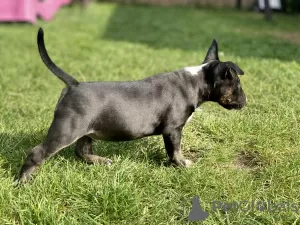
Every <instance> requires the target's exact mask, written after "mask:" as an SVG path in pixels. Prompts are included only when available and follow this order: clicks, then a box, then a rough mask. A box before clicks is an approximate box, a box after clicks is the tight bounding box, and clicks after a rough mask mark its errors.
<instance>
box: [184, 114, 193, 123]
mask: <svg viewBox="0 0 300 225" xmlns="http://www.w3.org/2000/svg"><path fill="white" fill-rule="evenodd" d="M192 118H193V114H192V115H190V117H189V118H188V119H187V120H186V122H185V124H187V123H189V122H190V121H191V120H192Z"/></svg>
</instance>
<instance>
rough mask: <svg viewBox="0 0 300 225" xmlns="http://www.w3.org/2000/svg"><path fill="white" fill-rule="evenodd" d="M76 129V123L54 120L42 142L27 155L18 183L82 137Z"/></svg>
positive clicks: (80, 132)
mask: <svg viewBox="0 0 300 225" xmlns="http://www.w3.org/2000/svg"><path fill="white" fill-rule="evenodd" d="M75 127H76V128H75ZM78 127H79V126H78V124H77V126H76V121H74V120H72V119H63V118H60V119H54V121H53V122H52V124H51V126H50V128H49V131H48V134H47V137H46V139H45V140H44V142H43V143H41V144H40V145H38V146H36V147H34V148H33V149H32V150H31V151H30V152H29V154H28V155H27V157H26V159H25V161H24V164H23V166H22V168H21V171H20V175H19V183H25V182H26V181H28V180H29V179H30V178H31V175H32V173H33V172H34V171H35V170H36V169H37V168H38V167H39V166H41V165H42V164H43V163H44V162H45V160H46V159H48V158H50V157H51V156H53V155H55V154H56V153H58V152H59V151H60V150H62V149H63V148H65V147H67V146H69V145H71V144H73V143H74V142H75V141H76V140H77V139H78V138H80V137H82V136H83V135H84V134H83V132H82V131H81V130H80V129H78ZM80 134H81V135H80Z"/></svg>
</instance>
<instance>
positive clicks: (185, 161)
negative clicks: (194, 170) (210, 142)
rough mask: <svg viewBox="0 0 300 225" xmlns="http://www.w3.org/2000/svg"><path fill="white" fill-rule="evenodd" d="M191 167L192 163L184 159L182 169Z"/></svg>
mask: <svg viewBox="0 0 300 225" xmlns="http://www.w3.org/2000/svg"><path fill="white" fill-rule="evenodd" d="M192 165H193V162H192V161H191V160H189V159H184V167H187V168H188V167H191V166H192Z"/></svg>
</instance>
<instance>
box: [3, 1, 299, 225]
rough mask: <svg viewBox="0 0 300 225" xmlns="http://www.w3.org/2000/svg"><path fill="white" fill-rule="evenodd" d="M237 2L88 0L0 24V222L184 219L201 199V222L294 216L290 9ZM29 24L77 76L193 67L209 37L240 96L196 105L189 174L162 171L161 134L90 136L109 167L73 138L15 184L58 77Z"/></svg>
mask: <svg viewBox="0 0 300 225" xmlns="http://www.w3.org/2000/svg"><path fill="white" fill-rule="evenodd" d="M274 20H275V22H273V23H270V24H268V23H267V22H265V21H264V20H263V16H262V15H261V14H255V13H248V12H237V11H233V10H222V11H221V10H215V11H214V10H212V9H200V8H198V9H193V8H179V7H170V8H160V7H145V6H124V5H123V6H121V5H114V4H92V5H91V6H90V7H89V8H88V9H87V11H85V12H83V13H82V12H81V11H80V9H79V8H76V7H75V8H64V9H63V10H62V11H60V12H59V13H58V14H57V16H56V17H55V19H54V20H53V21H52V22H51V23H45V22H40V23H39V24H38V25H37V26H33V25H28V24H0V49H1V62H0V78H1V80H0V90H1V92H0V99H1V103H0V115H1V116H0V224H1V225H2V224H24V225H29V224H43V225H45V224H49V225H50V224H51V225H52V224H79V225H83V224H89V225H90V224H116V225H119V224H139V225H140V224H164V225H165V224H170V225H171V224H172V225H173V224H184V223H187V217H188V214H189V212H190V209H191V200H192V198H193V197H194V196H196V195H197V196H199V198H200V200H201V205H202V207H203V208H204V209H205V210H206V211H208V212H209V213H210V216H209V217H208V218H207V219H206V220H205V222H203V224H249V225H250V224H251V225H252V224H300V202H299V200H300V192H299V190H300V189H299V188H300V172H299V171H300V143H299V142H300V133H299V123H300V104H299V96H300V41H299V40H300V33H299V30H300V23H299V21H300V16H299V15H298V16H293V17H292V16H284V15H275V16H274ZM39 26H43V28H44V31H45V42H46V46H47V48H48V52H49V54H50V56H51V57H52V58H53V60H54V61H55V62H56V63H57V64H58V65H59V66H61V67H62V68H63V69H64V70H66V71H68V72H69V73H71V74H73V75H74V77H76V79H78V80H79V81H93V80H94V81H95V80H98V81H125V80H137V79H141V78H144V77H147V76H150V75H153V74H156V73H160V72H164V71H173V70H176V69H179V68H182V67H184V66H189V65H190V66H192V65H198V64H200V63H201V62H202V61H203V59H204V56H205V54H206V51H207V49H208V47H209V45H210V44H211V41H212V39H213V38H216V39H217V40H218V42H219V50H220V58H221V60H224V61H228V60H230V61H233V62H235V63H237V64H238V65H239V66H240V67H241V68H242V70H244V72H245V76H241V77H240V78H241V82H242V85H243V88H244V91H245V93H246V95H247V97H248V104H247V106H246V107H245V108H244V109H243V110H242V111H228V110H226V109H224V108H222V107H221V106H219V105H217V104H215V103H205V104H203V105H202V106H201V107H200V108H201V110H199V111H197V112H196V113H195V115H194V118H193V120H192V121H191V122H190V123H189V124H188V125H187V126H186V127H185V128H184V136H183V143H182V148H183V152H184V154H185V156H186V157H187V158H189V159H192V160H193V161H194V166H193V167H192V168H189V169H176V168H170V167H166V166H164V162H165V160H166V158H165V150H164V146H163V141H162V137H160V136H156V137H149V138H144V139H140V140H137V141H132V142H122V143H112V142H101V141H98V142H95V143H94V149H95V151H96V152H97V153H98V154H100V155H102V156H105V157H109V158H111V159H113V161H114V164H113V165H112V166H111V167H104V166H100V165H95V166H91V165H87V164H85V163H83V162H82V161H80V160H79V159H77V157H76V156H75V154H74V146H70V147H68V148H66V149H65V150H63V151H61V152H60V153H59V154H58V155H56V156H55V157H53V158H51V159H50V160H48V161H47V162H46V163H45V164H44V166H43V167H41V169H40V170H39V171H38V172H37V173H36V175H37V176H35V178H34V180H32V181H31V182H29V183H28V184H26V185H25V186H23V187H14V186H13V180H14V176H15V175H17V174H18V172H19V169H20V166H21V163H22V162H23V159H24V157H25V156H26V153H27V152H28V151H29V150H30V149H31V148H32V147H34V146H35V145H37V144H39V143H40V142H41V141H42V140H43V138H44V137H45V134H46V132H47V129H48V127H49V125H50V123H51V121H52V117H53V111H54V108H55V104H56V102H57V100H58V98H59V96H60V93H61V89H62V88H63V87H64V84H63V83H62V82H61V81H60V80H58V79H57V78H56V77H55V76H54V75H52V74H51V73H50V72H49V71H48V70H47V68H46V67H45V66H44V64H43V63H42V61H41V59H40V57H39V54H38V51H37V46H36V33H37V30H38V27H39ZM216 200H218V201H223V202H233V201H237V202H239V201H244V200H246V201H249V202H251V201H252V200H254V201H256V202H257V201H265V202H267V201H268V200H270V201H273V202H275V203H281V202H289V203H295V204H297V206H298V210H294V211H292V210H289V211H288V209H287V208H285V209H284V208H283V209H282V210H281V211H282V212H278V211H277V212H268V211H267V210H265V211H259V210H251V211H248V212H243V211H241V210H238V211H236V212H233V211H229V212H225V210H217V211H216V212H215V213H212V202H213V201H216Z"/></svg>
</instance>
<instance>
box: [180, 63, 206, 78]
mask: <svg viewBox="0 0 300 225" xmlns="http://www.w3.org/2000/svg"><path fill="white" fill-rule="evenodd" d="M206 65H207V63H205V64H202V65H200V66H189V67H184V70H185V71H187V72H189V73H190V74H192V75H193V76H195V75H197V74H198V73H199V72H200V71H201V70H202V68H203V67H204V66H206Z"/></svg>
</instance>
